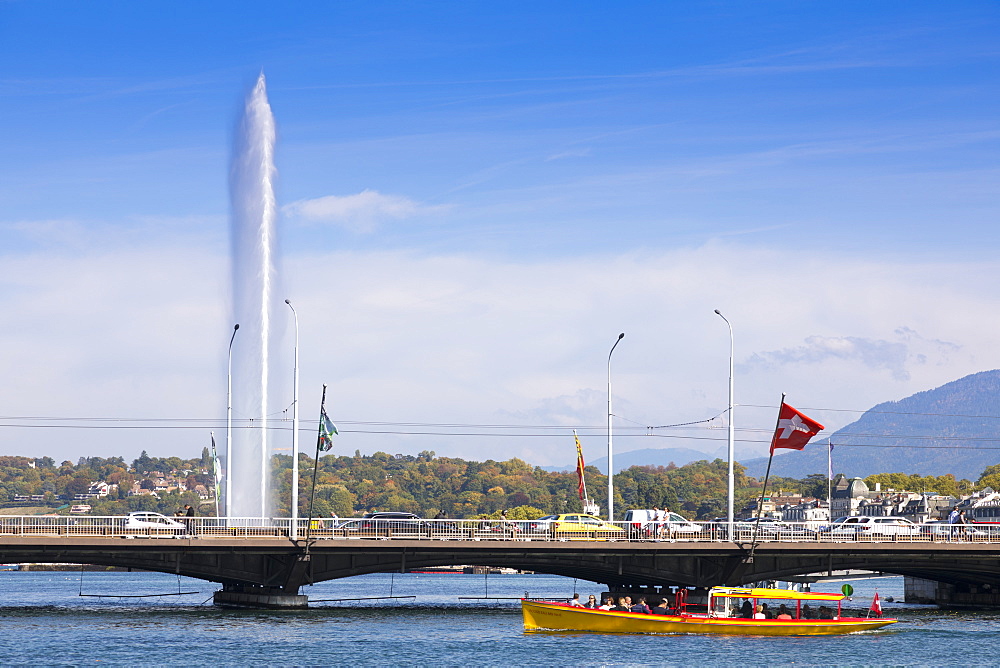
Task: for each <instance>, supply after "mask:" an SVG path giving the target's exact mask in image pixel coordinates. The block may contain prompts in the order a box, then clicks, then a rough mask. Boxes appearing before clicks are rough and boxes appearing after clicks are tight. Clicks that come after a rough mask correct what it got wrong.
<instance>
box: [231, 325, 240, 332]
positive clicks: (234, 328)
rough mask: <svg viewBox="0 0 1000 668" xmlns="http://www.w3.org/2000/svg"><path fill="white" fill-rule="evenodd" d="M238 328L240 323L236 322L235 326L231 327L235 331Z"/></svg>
mask: <svg viewBox="0 0 1000 668" xmlns="http://www.w3.org/2000/svg"><path fill="white" fill-rule="evenodd" d="M239 328H240V323H236V326H235V327H233V331H234V332H235V331H236V330H237V329H239Z"/></svg>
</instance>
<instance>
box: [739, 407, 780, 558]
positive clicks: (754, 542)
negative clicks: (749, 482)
mask: <svg viewBox="0 0 1000 668" xmlns="http://www.w3.org/2000/svg"><path fill="white" fill-rule="evenodd" d="M784 406H785V393H784V392H782V393H781V403H780V404H778V417H777V418H776V419H775V421H774V433H775V434H777V433H778V427H779V426H780V425H781V409H782V408H784ZM774 439H775V437H774V436H772V437H771V454H770V455H768V457H767V472H766V473H765V474H764V486H763V487H762V488H761V490H760V501H758V502H757V521H756V522H754V527H753V538H752V539H751V540H750V559H749V561H748V562H747V563H751V564H752V563H753V551H754V548H755V547H757V532H758V531H760V515H761V513H762V512H763V511H764V495H765V494H767V481H768V478H770V477H771V461H772V460H773V459H774Z"/></svg>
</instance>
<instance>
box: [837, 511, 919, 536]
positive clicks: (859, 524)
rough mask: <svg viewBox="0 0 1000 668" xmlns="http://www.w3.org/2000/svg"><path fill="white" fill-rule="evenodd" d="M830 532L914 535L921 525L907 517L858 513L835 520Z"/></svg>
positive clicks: (859, 534)
mask: <svg viewBox="0 0 1000 668" xmlns="http://www.w3.org/2000/svg"><path fill="white" fill-rule="evenodd" d="M830 533H831V534H833V535H845V534H854V535H858V536H900V535H904V536H913V535H915V534H918V533H920V526H919V525H917V524H914V523H913V522H911V521H910V520H908V519H906V518H905V517H891V516H890V517H872V516H869V515H857V516H853V517H842V518H840V519H838V520H835V521H834V523H833V524H832V525H831V526H830Z"/></svg>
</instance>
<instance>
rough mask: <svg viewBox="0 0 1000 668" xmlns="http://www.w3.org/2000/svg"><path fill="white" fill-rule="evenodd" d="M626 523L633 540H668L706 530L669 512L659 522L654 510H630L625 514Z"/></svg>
mask: <svg viewBox="0 0 1000 668" xmlns="http://www.w3.org/2000/svg"><path fill="white" fill-rule="evenodd" d="M625 521H626V522H627V523H628V524H629V525H630V526H629V531H630V534H631V535H632V537H633V538H639V537H646V538H668V537H672V536H675V535H678V534H698V533H701V532H702V531H704V529H705V527H704V526H703V525H701V524H695V523H694V522H692V521H690V520H689V519H688V518H686V517H684V516H683V515H679V514H677V513H672V512H669V511H668V512H666V513H665V514H664V516H663V520H662V521H659V522H658V521H656V517H655V512H654V511H652V510H642V509H639V510H629V511H628V512H626V513H625Z"/></svg>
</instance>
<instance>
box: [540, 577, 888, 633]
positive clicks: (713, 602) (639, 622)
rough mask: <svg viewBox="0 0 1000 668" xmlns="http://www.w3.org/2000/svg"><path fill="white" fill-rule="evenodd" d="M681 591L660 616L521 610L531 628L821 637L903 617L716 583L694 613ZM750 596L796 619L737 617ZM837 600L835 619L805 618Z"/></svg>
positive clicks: (549, 605)
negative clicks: (851, 611)
mask: <svg viewBox="0 0 1000 668" xmlns="http://www.w3.org/2000/svg"><path fill="white" fill-rule="evenodd" d="M685 593H686V592H685V590H681V595H680V596H678V598H677V600H676V601H675V609H674V611H675V614H671V615H655V614H644V613H641V612H616V611H613V610H596V609H590V608H578V607H572V606H570V605H568V604H565V603H555V602H551V601H533V600H529V599H521V614H522V615H523V617H524V628H525V629H526V630H536V629H545V630H558V631H593V632H598V633H711V634H720V635H752V636H819V635H836V634H842V633H855V632H857V631H872V630H874V629H879V628H882V627H883V626H887V625H889V624H895V623H896V621H897V620H895V619H888V618H882V617H873V618H865V617H841V616H840V602H841V600H843V598H844V596H843V595H842V594H829V593H821V592H798V591H793V590H790V589H764V588H745V587H714V588H712V589H711V590H709V594H708V606H707V610H708V612H707V613H689V612H687V610H686V607H687V602H686V596H685V595H684V594H685ZM734 599H735V600H737V601H738V599H745V600H749V601H750V602H751V604H752V606H753V609H757V605H758V601H785V602H795V606H794V610H789V614H790V616H791V619H744V618H741V617H736V616H732V615H734V614H739V611H738V610H737V609H735V607H734V606H733V605H732V601H733V600H734ZM834 601H836V603H837V609H836V612H835V613H834V612H833V610H832V608H830V609H829V612H830V617H832V619H804V618H803V609H802V606H803V605H808V604H809V603H832V602H834Z"/></svg>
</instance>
